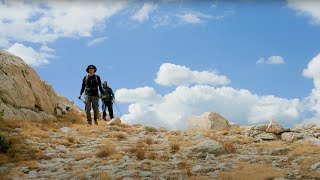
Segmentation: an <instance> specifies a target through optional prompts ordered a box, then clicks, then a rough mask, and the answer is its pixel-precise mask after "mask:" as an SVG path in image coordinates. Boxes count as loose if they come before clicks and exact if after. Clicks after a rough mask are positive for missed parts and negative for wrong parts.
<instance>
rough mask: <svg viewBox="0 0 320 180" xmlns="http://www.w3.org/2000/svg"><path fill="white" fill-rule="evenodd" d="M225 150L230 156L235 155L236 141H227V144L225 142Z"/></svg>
mask: <svg viewBox="0 0 320 180" xmlns="http://www.w3.org/2000/svg"><path fill="white" fill-rule="evenodd" d="M223 146H224V149H225V150H226V152H227V153H228V154H233V153H235V152H236V148H235V144H234V141H232V140H227V141H226V142H223Z"/></svg>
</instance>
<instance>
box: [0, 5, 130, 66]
mask: <svg viewBox="0 0 320 180" xmlns="http://www.w3.org/2000/svg"><path fill="white" fill-rule="evenodd" d="M127 4H128V2H127V1H124V0H121V1H95V2H94V3H92V2H87V1H81V0H69V1H50V0H46V1H8V0H4V1H0V27H1V31H0V37H1V38H0V43H1V45H0V46H1V47H3V48H8V49H11V50H12V51H13V49H14V51H16V52H17V53H19V54H20V56H21V55H23V56H24V60H26V61H28V62H29V63H30V64H33V65H41V64H47V63H48V57H49V56H50V55H49V54H48V53H47V54H45V53H44V52H43V51H41V49H39V50H40V51H39V52H36V50H35V49H33V48H32V47H25V46H23V45H22V44H19V43H17V44H15V45H13V46H12V47H10V48H9V46H10V45H11V44H12V43H15V42H28V43H31V44H33V45H36V46H38V45H39V44H41V45H43V44H48V43H52V42H55V41H56V40H57V39H58V38H65V37H67V38H77V37H91V36H92V33H93V32H94V31H97V30H101V29H103V28H104V27H105V22H106V20H107V19H109V18H110V17H112V16H114V15H115V14H117V13H118V12H119V11H121V10H122V9H124V8H125V7H127ZM100 41H101V40H100ZM27 55H30V57H27Z"/></svg>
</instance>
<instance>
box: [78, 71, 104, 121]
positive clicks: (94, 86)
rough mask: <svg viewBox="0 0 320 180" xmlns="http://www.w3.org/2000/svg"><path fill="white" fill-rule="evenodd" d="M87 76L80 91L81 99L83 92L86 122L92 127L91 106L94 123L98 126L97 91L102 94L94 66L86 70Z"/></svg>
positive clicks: (99, 80)
mask: <svg viewBox="0 0 320 180" xmlns="http://www.w3.org/2000/svg"><path fill="white" fill-rule="evenodd" d="M86 71H87V73H88V75H87V76H85V77H84V78H83V80H82V87H81V91H80V96H79V97H78V98H79V99H81V96H82V94H83V92H85V101H84V102H85V109H86V113H87V121H88V124H89V125H92V118H91V106H92V108H93V112H94V123H95V124H96V125H98V116H99V91H100V93H101V95H102V94H103V90H102V86H101V79H100V77H99V76H98V75H96V74H95V73H96V72H97V68H96V66H94V65H89V66H88V67H87V69H86ZM98 89H99V91H98Z"/></svg>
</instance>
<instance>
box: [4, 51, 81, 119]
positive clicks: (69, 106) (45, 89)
mask: <svg viewBox="0 0 320 180" xmlns="http://www.w3.org/2000/svg"><path fill="white" fill-rule="evenodd" d="M0 82H1V83H0V110H4V112H5V113H4V116H3V119H16V120H44V119H49V120H53V119H56V116H58V115H61V114H63V113H66V112H68V111H71V110H72V111H76V112H78V111H80V109H79V108H78V107H76V106H75V105H74V103H73V102H72V101H69V100H68V99H67V98H65V97H62V96H60V95H59V94H57V93H56V92H55V91H54V90H53V88H52V86H51V85H49V84H48V83H46V82H44V81H42V80H41V79H40V77H39V76H38V74H37V73H36V71H35V70H34V69H33V68H32V67H30V66H29V65H27V64H26V63H25V62H24V61H23V60H22V59H21V58H19V57H17V56H15V55H13V54H11V53H8V52H6V51H3V50H0Z"/></svg>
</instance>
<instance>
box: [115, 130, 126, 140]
mask: <svg viewBox="0 0 320 180" xmlns="http://www.w3.org/2000/svg"><path fill="white" fill-rule="evenodd" d="M114 137H116V138H117V139H118V140H119V141H122V140H126V139H127V136H126V134H125V133H122V132H120V133H116V134H115V135H114Z"/></svg>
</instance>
